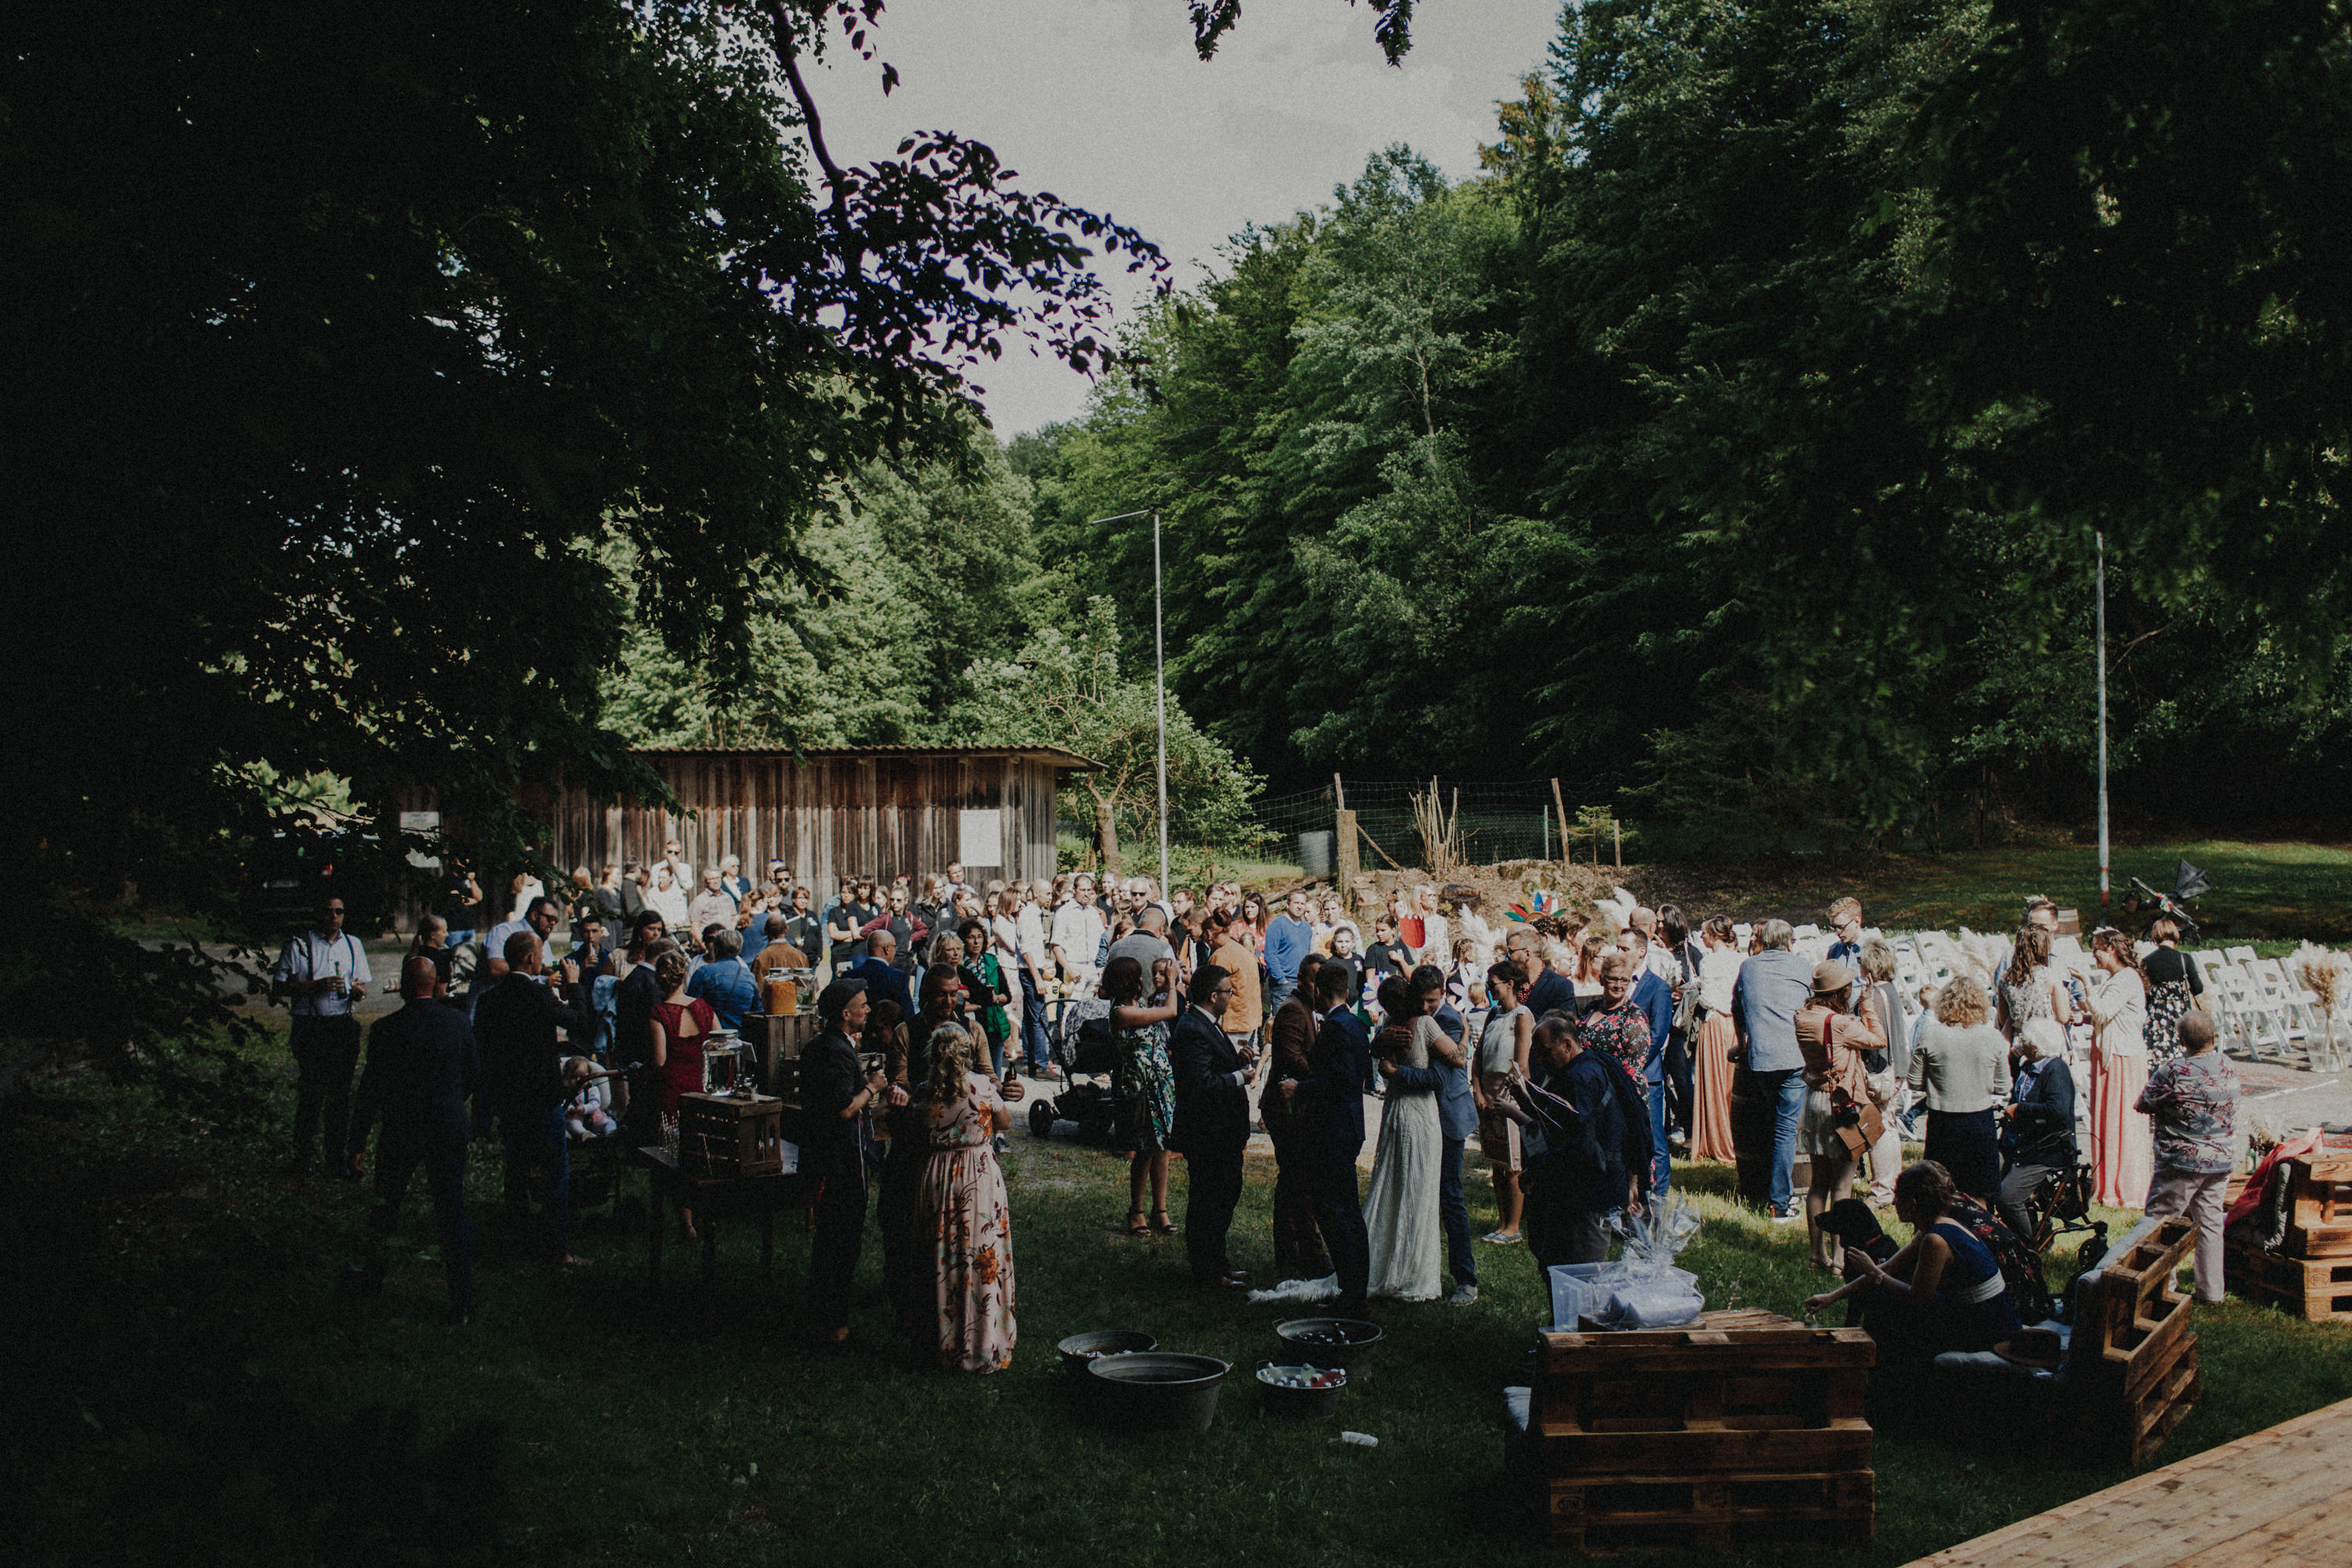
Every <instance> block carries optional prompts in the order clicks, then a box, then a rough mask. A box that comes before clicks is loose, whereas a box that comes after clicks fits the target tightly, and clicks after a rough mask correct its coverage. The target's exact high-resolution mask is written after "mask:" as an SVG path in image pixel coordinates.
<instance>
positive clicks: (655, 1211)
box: [634, 1143, 814, 1285]
mask: <svg viewBox="0 0 2352 1568" xmlns="http://www.w3.org/2000/svg"><path fill="white" fill-rule="evenodd" d="M634 1157H635V1160H636V1162H637V1163H638V1164H640V1165H643V1166H644V1167H645V1168H646V1175H647V1177H648V1178H649V1179H650V1183H651V1185H652V1188H653V1202H652V1203H651V1204H650V1205H647V1207H648V1208H649V1209H650V1210H651V1212H652V1215H653V1219H652V1223H651V1226H650V1228H649V1229H648V1230H647V1231H646V1271H647V1273H648V1274H649V1275H650V1277H651V1279H652V1280H653V1283H655V1284H656V1285H658V1284H660V1283H661V1268H662V1243H663V1240H664V1237H663V1232H664V1231H665V1230H666V1229H667V1227H668V1226H669V1224H670V1223H671V1219H672V1216H673V1215H674V1214H675V1213H676V1211H677V1210H678V1209H679V1208H690V1209H692V1210H693V1211H694V1214H695V1219H696V1222H697V1223H698V1225H700V1226H701V1228H702V1282H703V1283H704V1284H705V1285H709V1283H710V1282H711V1281H712V1280H713V1279H716V1278H717V1277H718V1273H719V1236H718V1232H717V1231H716V1230H715V1229H714V1228H713V1226H711V1225H710V1224H709V1222H710V1221H713V1220H719V1219H726V1218H731V1217H735V1216H740V1215H756V1216H758V1218H759V1221H760V1271H761V1273H762V1274H763V1275H767V1276H770V1277H772V1276H773V1275H774V1273H775V1265H776V1214H777V1212H778V1211H779V1210H789V1209H795V1208H803V1207H805V1206H806V1205H807V1204H808V1200H809V1196H810V1194H811V1192H812V1191H813V1190H814V1178H812V1177H807V1176H800V1175H790V1176H782V1175H778V1176H704V1175H698V1174H697V1173H694V1172H691V1171H688V1170H686V1169H684V1168H683V1167H681V1166H680V1165H679V1164H678V1162H677V1155H675V1154H673V1153H671V1152H669V1151H667V1149H664V1148H662V1147H661V1146H660V1145H659V1144H652V1143H649V1144H646V1145H644V1146H642V1147H640V1148H638V1149H637V1150H635V1155H634Z"/></svg>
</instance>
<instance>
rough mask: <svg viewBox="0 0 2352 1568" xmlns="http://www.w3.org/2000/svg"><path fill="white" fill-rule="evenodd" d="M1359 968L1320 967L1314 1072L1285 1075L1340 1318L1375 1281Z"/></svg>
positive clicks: (1368, 1057) (1368, 1060) (1310, 1063)
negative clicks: (1359, 1161) (1363, 1163)
mask: <svg viewBox="0 0 2352 1568" xmlns="http://www.w3.org/2000/svg"><path fill="white" fill-rule="evenodd" d="M1354 989H1355V986H1354V972H1353V971H1351V970H1350V969H1349V967H1348V966H1347V965H1346V964H1344V963H1327V964H1325V965H1324V966H1323V967H1322V968H1321V969H1319V970H1318V971H1316V973H1315V991H1316V997H1315V1000H1316V1003H1317V1005H1318V1007H1319V1008H1320V1009H1321V1011H1322V1013H1323V1025H1322V1027H1321V1029H1320V1030H1319V1031H1318V1033H1317V1034H1316V1037H1315V1048H1314V1051H1313V1052H1312V1054H1311V1055H1309V1057H1308V1058H1307V1068H1308V1070H1309V1074H1310V1076H1308V1077H1307V1078H1305V1079H1283V1080H1282V1093H1283V1096H1284V1098H1285V1099H1286V1100H1289V1101H1290V1104H1291V1108H1292V1110H1295V1111H1296V1112H1297V1114H1298V1119H1299V1122H1300V1126H1299V1130H1298V1141H1299V1142H1300V1143H1301V1144H1302V1145H1303V1146H1304V1147H1303V1150H1302V1152H1305V1153H1306V1154H1307V1156H1308V1167H1307V1168H1308V1173H1309V1175H1308V1180H1309V1183H1310V1190H1311V1191H1312V1193H1313V1194H1314V1200H1313V1201H1314V1205H1315V1228H1316V1230H1317V1231H1318V1232H1319V1233H1320V1234H1321V1236H1322V1237H1323V1246H1324V1249H1325V1250H1326V1251H1328V1252H1329V1253H1330V1255H1331V1266H1332V1268H1334V1269H1335V1270H1336V1271H1337V1272H1338V1274H1339V1301H1338V1302H1337V1303H1336V1304H1335V1310H1337V1311H1338V1312H1339V1315H1340V1316H1342V1317H1361V1316H1362V1315H1363V1312H1364V1303H1365V1299H1366V1296H1367V1293H1368V1292H1369V1291H1370V1289H1371V1282H1372V1245H1371V1237H1370V1235H1369V1234H1368V1233H1367V1232H1366V1230H1365V1228H1364V1205H1363V1200H1362V1197H1361V1195H1360V1193H1359V1192H1358V1190H1357V1186H1356V1156H1357V1154H1358V1153H1359V1152H1361V1151H1362V1149H1363V1147H1364V1090H1365V1089H1368V1088H1370V1079H1371V1075H1372V1038H1371V1036H1370V1034H1368V1033H1366V1032H1365V1029H1364V1025H1363V1021H1362V1020H1361V1019H1360V1018H1358V1017H1357V1016H1356V1015H1355V1013H1354V1011H1353V1010H1352V1009H1351V1008H1350V1007H1349V1003H1350V1002H1352V1001H1353V1000H1354V999H1355V998H1354V997H1353V996H1352V995H1351V994H1350V993H1351V992H1353V990H1354Z"/></svg>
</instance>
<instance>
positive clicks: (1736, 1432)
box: [1517, 1311, 1877, 1551]
mask: <svg viewBox="0 0 2352 1568" xmlns="http://www.w3.org/2000/svg"><path fill="white" fill-rule="evenodd" d="M1540 1339H1541V1352H1540V1361H1541V1368H1540V1371H1539V1372H1538V1375H1537V1378H1536V1382H1535V1384H1534V1387H1533V1390H1532V1393H1531V1395H1530V1399H1529V1409H1528V1433H1527V1436H1526V1438H1525V1440H1524V1452H1523V1453H1522V1454H1521V1455H1519V1456H1517V1458H1518V1459H1519V1461H1520V1462H1521V1463H1522V1464H1524V1465H1525V1466H1526V1467H1527V1468H1528V1469H1530V1470H1532V1471H1533V1473H1534V1476H1535V1479H1536V1480H1537V1482H1538V1486H1539V1487H1540V1489H1541V1495H1542V1498H1543V1503H1544V1512H1545V1515H1546V1518H1547V1521H1548V1524H1549V1539H1550V1541H1551V1542H1552V1544H1554V1545H1556V1546H1565V1547H1570V1548H1573V1549H1575V1550H1579V1551H1581V1550H1583V1549H1584V1548H1585V1546H1586V1545H1587V1544H1588V1542H1589V1540H1590V1538H1591V1533H1592V1532H1596V1531H1597V1532H1601V1533H1602V1534H1604V1535H1616V1534H1623V1535H1627V1536H1630V1537H1633V1538H1634V1539H1636V1540H1646V1539H1649V1538H1654V1537H1656V1536H1659V1535H1661V1534H1682V1535H1686V1536H1688V1537H1690V1538H1691V1539H1692V1540H1693V1541H1694V1542H1696V1544H1697V1545H1700V1546H1702V1547H1706V1548H1712V1549H1720V1548H1727V1547H1728V1546H1730V1545H1731V1544H1732V1543H1733V1542H1735V1540H1736V1541H1739V1542H1747V1541H1749V1540H1753V1539H1756V1538H1757V1537H1758V1536H1759V1534H1780V1533H1794V1534H1802V1535H1805V1536H1808V1537H1811V1538H1813V1539H1826V1540H1832V1541H1840V1542H1865V1541H1868V1540H1869V1539H1870V1537H1871V1533H1872V1530H1873V1526H1874V1521H1875V1506H1876V1505H1875V1480H1874V1476H1873V1473H1872V1470H1871V1430H1870V1424H1869V1422H1868V1421H1867V1420H1866V1419H1865V1418H1864V1415H1863V1395H1864V1384H1865V1382H1866V1381H1867V1378H1868V1374H1869V1369H1870V1365H1871V1363H1872V1362H1873V1361H1874V1359H1875V1357H1876V1353H1877V1347H1876V1346H1875V1345H1874V1343H1873V1342H1872V1341H1871V1338H1870V1336H1869V1335H1868V1334H1867V1333H1864V1331H1861V1330H1860V1329H1808V1328H1805V1327H1803V1326H1801V1325H1800V1324H1798V1323H1795V1322H1792V1321H1790V1320H1789V1319H1787V1318H1783V1317H1780V1316H1779V1315H1778V1314H1776V1313H1771V1312H1758V1311H1746V1312H1709V1313H1706V1314H1704V1315H1702V1317H1701V1318H1700V1320H1699V1321H1698V1322H1697V1323H1696V1325H1694V1326H1691V1327H1687V1328H1678V1329H1648V1330H1635V1331H1625V1332H1618V1333H1606V1332H1576V1333H1549V1332H1547V1333H1545V1334H1543V1335H1541V1336H1540Z"/></svg>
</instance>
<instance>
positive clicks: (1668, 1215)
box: [1547, 1193, 1706, 1332]
mask: <svg viewBox="0 0 2352 1568" xmlns="http://www.w3.org/2000/svg"><path fill="white" fill-rule="evenodd" d="M1611 1224H1612V1228H1614V1229H1615V1230H1616V1232H1617V1234H1618V1235H1619V1236H1620V1237H1622V1238H1623V1240H1624V1245H1623V1247H1622V1248H1621V1250H1620V1254H1619V1257H1618V1258H1617V1260H1616V1261H1615V1262H1613V1263H1558V1264H1554V1265H1553V1266H1552V1267H1551V1268H1550V1269H1549V1270H1548V1271H1547V1272H1548V1274H1549V1281H1550V1285H1551V1314H1552V1315H1551V1326H1552V1328H1553V1329H1554V1330H1555V1331H1563V1332H1572V1331H1575V1329H1576V1328H1577V1327H1578V1323H1579V1321H1580V1319H1584V1318H1591V1319H1592V1320H1593V1321H1595V1322H1597V1323H1599V1324H1600V1325H1601V1327H1602V1328H1604V1329H1665V1328H1673V1327H1675V1326H1677V1325H1679V1324H1683V1323H1687V1322H1689V1321H1691V1320H1692V1319H1694V1318H1696V1317H1697V1316H1698V1315H1699V1314H1700V1313H1701V1312H1703V1311H1705V1310H1706V1297H1705V1295H1703V1294H1702V1293H1701V1292H1700V1290H1699V1288H1698V1276H1697V1275H1696V1274H1693V1273H1692V1272H1691V1271H1690V1270H1688V1269H1686V1268H1677V1267H1675V1259H1676V1258H1680V1257H1681V1256H1682V1252H1683V1248H1685V1247H1688V1246H1689V1245H1690V1243H1691V1240H1692V1238H1693V1237H1696V1236H1697V1235H1698V1227H1699V1217H1698V1215H1697V1213H1696V1211H1695V1210H1693V1209H1692V1207H1691V1206H1690V1205H1689V1204H1688V1203H1687V1202H1685V1200H1684V1198H1683V1196H1682V1194H1679V1193H1674V1194H1668V1195H1667V1197H1666V1198H1665V1200H1664V1202H1663V1203H1659V1204H1655V1205H1651V1206H1650V1207H1648V1208H1646V1209H1644V1210H1643V1212H1642V1213H1641V1214H1639V1215H1633V1216H1632V1217H1630V1218H1627V1217H1622V1216H1621V1217H1619V1218H1617V1219H1615V1220H1612V1222H1611Z"/></svg>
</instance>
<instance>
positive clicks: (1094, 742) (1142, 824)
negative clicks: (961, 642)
mask: <svg viewBox="0 0 2352 1568" xmlns="http://www.w3.org/2000/svg"><path fill="white" fill-rule="evenodd" d="M1118 648H1119V632H1118V611H1117V609H1116V608H1114V607H1113V605H1112V604H1111V602H1110V600H1108V598H1105V597H1102V596H1100V595H1097V596H1096V597H1093V598H1090V599H1088V600H1087V606H1086V615H1085V618H1084V620H1083V622H1081V623H1080V624H1079V625H1077V626H1073V627H1065V626H1045V627H1042V628H1041V629H1040V630H1039V631H1038V632H1037V634H1036V636H1035V637H1033V638H1032V639H1031V640H1030V641H1029V643H1028V644H1027V646H1026V647H1024V648H1023V649H1022V651H1021V653H1020V654H1019V656H1018V657H1016V658H995V659H983V660H982V661H980V662H978V663H976V664H974V665H973V666H972V667H971V669H969V670H968V671H966V673H965V684H966V686H967V688H968V689H969V691H970V695H969V697H968V698H967V699H966V700H965V701H964V703H963V705H962V706H961V708H960V709H959V710H957V713H956V724H957V728H958V731H959V732H960V733H963V734H968V735H970V736H971V737H972V738H973V739H975V740H978V741H982V742H986V743H989V744H993V745H1053V746H1065V747H1067V748H1068V749H1069V750H1071V751H1073V752H1077V753H1078V754H1079V755H1080V756H1083V757H1085V758H1087V759H1088V760H1089V761H1091V762H1093V763H1096V764H1097V766H1096V768H1095V770H1094V771H1091V772H1087V773H1077V774H1076V775H1075V777H1076V781H1077V782H1076V784H1074V785H1073V786H1071V788H1069V789H1068V790H1066V791H1065V792H1064V807H1065V809H1066V811H1067V812H1068V814H1069V815H1070V816H1074V817H1076V818H1077V819H1079V820H1081V821H1085V820H1091V821H1093V822H1094V823H1095V825H1096V838H1095V843H1096V850H1097V854H1098V855H1099V856H1100V857H1101V858H1102V860H1103V863H1104V864H1105V865H1106V866H1107V867H1109V868H1117V867H1118V863H1119V841H1120V839H1121V838H1128V839H1140V838H1156V837H1158V834H1159V817H1160V808H1159V746H1160V718H1159V705H1158V693H1157V690H1156V688H1155V686H1154V684H1153V682H1151V681H1150V680H1148V679H1147V680H1134V679H1124V678H1122V677H1121V675H1120V674H1119V652H1118ZM1261 787H1263V786H1262V781H1261V780H1260V779H1259V778H1258V777H1257V775H1256V774H1255V773H1252V772H1251V771H1250V770H1249V768H1248V767H1247V766H1246V765H1245V764H1244V763H1242V762H1241V761H1240V760H1239V759H1237V758H1236V757H1234V754H1233V753H1232V752H1229V751H1227V750H1226V749H1225V748H1224V747H1223V746H1221V745H1219V744H1218V743H1217V742H1215V741H1213V740H1212V739H1210V738H1209V737H1208V736H1206V735H1204V734H1202V732H1201V731H1200V729H1199V727H1198V726H1196V725H1195V724H1194V723H1193V722H1192V718H1191V717H1190V716H1189V715H1188V714H1186V713H1185V711H1184V710H1183V708H1182V707H1181V705H1180V704H1179V703H1178V702H1177V701H1175V700H1173V699H1172V698H1171V700H1170V701H1169V703H1168V831H1169V836H1170V838H1171V841H1173V842H1174V843H1176V844H1178V845H1181V846H1184V847H1189V848H1195V849H1202V850H1212V851H1214V850H1224V851H1235V852H1247V851H1248V850H1251V849H1253V848H1255V847H1256V837H1255V827H1254V826H1253V825H1252V822H1251V815H1250V807H1251V805H1252V803H1253V802H1255V799H1256V797H1257V795H1258V792H1259V790H1260V789H1261Z"/></svg>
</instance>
